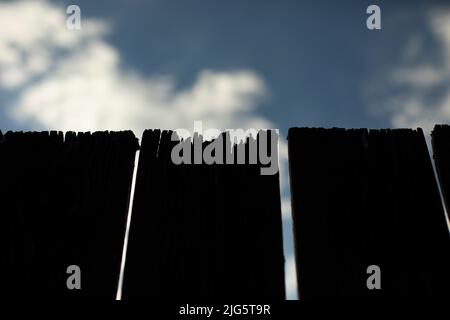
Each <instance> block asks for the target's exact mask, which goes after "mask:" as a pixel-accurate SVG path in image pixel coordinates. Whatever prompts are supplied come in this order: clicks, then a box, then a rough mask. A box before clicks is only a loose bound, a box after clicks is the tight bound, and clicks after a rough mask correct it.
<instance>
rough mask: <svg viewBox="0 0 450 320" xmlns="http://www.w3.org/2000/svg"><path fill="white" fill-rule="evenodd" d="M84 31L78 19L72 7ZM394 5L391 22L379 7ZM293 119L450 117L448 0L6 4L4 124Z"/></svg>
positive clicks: (331, 122) (408, 123)
mask: <svg viewBox="0 0 450 320" xmlns="http://www.w3.org/2000/svg"><path fill="white" fill-rule="evenodd" d="M72 3H74V4H77V5H79V6H80V8H81V15H82V22H81V25H82V28H81V30H77V31H73V30H68V29H67V28H66V17H67V16H66V13H65V10H66V7H67V6H68V5H69V4H72ZM370 4H377V5H379V6H380V8H381V26H382V29H381V30H368V29H367V28H366V19H367V17H368V15H367V14H366V8H367V7H368V6H369V5H370ZM194 120H202V121H203V126H204V128H208V127H211V128H219V129H227V128H279V129H280V133H281V135H282V138H281V139H282V141H281V145H280V147H281V150H280V152H281V154H280V158H281V165H282V175H281V179H282V190H281V192H282V198H283V217H284V226H285V251H286V252H285V254H286V262H287V263H286V271H287V291H288V297H290V298H295V297H296V294H295V289H296V286H295V272H294V262H293V256H292V241H291V233H290V219H289V215H290V204H289V192H288V190H289V186H288V181H287V179H286V140H285V139H286V133H287V129H288V128H289V127H292V126H324V127H333V126H338V127H370V128H381V127H418V126H419V127H422V128H424V129H425V130H426V132H428V131H429V130H430V129H431V128H432V126H433V124H435V123H445V122H450V5H446V1H419V0H404V1H402V0H397V1H392V0H390V1H364V0H355V1H349V0H347V1H332V0H330V1H301V0H295V1H294V0H292V1H289V0H284V1H277V0H268V1H265V0H227V1H212V0H203V1H202V0H147V1H143V0H142V1H139V0H127V1H125V0H123V1H70V2H69V1H50V0H47V1H44V0H42V1H39V0H32V1H0V129H1V130H2V131H7V130H49V129H56V130H64V131H67V130H75V131H87V130H91V131H92V130H105V129H109V130H119V129H132V130H133V131H134V132H135V134H136V135H137V136H138V137H140V135H141V132H142V130H143V129H145V128H166V129H175V128H187V129H192V127H193V122H194Z"/></svg>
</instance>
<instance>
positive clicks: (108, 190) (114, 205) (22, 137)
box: [0, 132, 138, 299]
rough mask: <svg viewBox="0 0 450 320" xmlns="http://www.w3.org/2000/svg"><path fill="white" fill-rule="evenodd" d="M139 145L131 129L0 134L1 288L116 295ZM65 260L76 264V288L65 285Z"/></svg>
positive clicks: (45, 294)
mask: <svg viewBox="0 0 450 320" xmlns="http://www.w3.org/2000/svg"><path fill="white" fill-rule="evenodd" d="M0 138H1V137H0ZM137 148H138V144H137V139H136V138H135V137H134V135H133V133H132V132H110V133H108V132H95V133H93V134H90V133H79V134H78V135H76V134H75V133H70V132H69V133H67V134H66V137H65V140H64V139H63V134H62V133H61V132H58V133H57V132H51V133H48V132H41V133H37V132H34V133H22V132H8V133H6V134H5V136H4V137H3V139H0V168H1V169H0V179H1V183H0V213H1V216H2V220H3V222H4V224H3V223H2V225H3V226H4V230H5V229H6V232H4V233H3V234H4V236H5V242H2V244H6V245H5V246H4V247H3V250H2V252H6V255H5V256H6V259H5V266H6V270H7V271H6V273H5V277H4V281H3V284H2V289H3V290H4V292H8V294H10V295H11V296H17V297H19V296H21V297H22V296H32V297H34V298H36V297H41V298H47V297H64V296H66V297H70V296H75V297H88V298H109V299H114V298H115V294H116V290H117V284H118V278H119V271H120V261H121V253H122V247H123V239H124V233H125V226H126V214H127V208H128V201H129V196H130V187H131V180H132V173H133V166H134V155H135V152H136V150H137ZM69 265H78V266H79V267H80V268H81V290H71V291H70V290H68V289H67V286H66V279H67V277H68V276H69V275H68V274H67V273H66V270H67V267H68V266H69Z"/></svg>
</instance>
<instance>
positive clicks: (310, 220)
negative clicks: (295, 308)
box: [288, 128, 450, 298]
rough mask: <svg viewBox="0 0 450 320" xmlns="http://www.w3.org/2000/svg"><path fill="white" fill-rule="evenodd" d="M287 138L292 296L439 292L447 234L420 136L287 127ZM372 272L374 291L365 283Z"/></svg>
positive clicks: (445, 280)
mask: <svg viewBox="0 0 450 320" xmlns="http://www.w3.org/2000/svg"><path fill="white" fill-rule="evenodd" d="M436 135H437V133H436ZM448 138H450V136H447V138H446V139H447V144H448V142H449V140H448ZM288 140H289V164H290V177H291V197H292V203H293V208H292V209H293V210H292V213H293V222H294V232H295V242H296V257H297V268H298V274H299V276H298V287H299V292H300V296H301V298H350V297H373V296H375V297H376V296H380V297H401V296H410V297H422V296H440V295H447V296H448V295H449V288H450V277H449V276H450V273H449V270H450V264H449V257H450V238H449V231H448V229H447V226H446V221H445V214H444V211H443V208H442V204H441V200H440V196H439V191H438V188H437V184H436V181H435V178H434V173H433V168H432V164H431V161H430V157H429V154H428V151H427V146H426V143H425V139H424V136H423V133H422V131H421V130H420V129H419V130H416V131H415V130H410V129H399V130H370V131H368V130H365V129H360V130H345V129H307V128H295V129H290V130H289V136H288ZM447 146H448V145H447ZM448 151H450V150H448V148H447V151H446V152H448ZM448 165H449V163H448V162H447V163H446V166H447V167H448ZM372 265H375V266H377V267H379V268H380V270H381V290H369V288H368V286H367V283H366V279H368V278H369V276H370V273H369V274H368V273H367V268H368V267H369V266H372Z"/></svg>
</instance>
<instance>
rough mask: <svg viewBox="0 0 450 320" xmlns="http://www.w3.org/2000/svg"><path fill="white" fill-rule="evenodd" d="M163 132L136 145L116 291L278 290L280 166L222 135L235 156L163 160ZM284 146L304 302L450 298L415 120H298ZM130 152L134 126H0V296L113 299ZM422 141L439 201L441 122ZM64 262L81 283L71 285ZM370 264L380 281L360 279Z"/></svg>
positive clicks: (167, 294) (448, 175) (179, 294)
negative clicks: (396, 124)
mask: <svg viewBox="0 0 450 320" xmlns="http://www.w3.org/2000/svg"><path fill="white" fill-rule="evenodd" d="M171 136H172V132H171V131H162V132H161V131H160V130H147V131H145V132H144V135H143V138H142V143H141V147H140V149H141V151H140V156H139V164H138V171H137V177H136V183H135V193H134V201H133V204H132V219H131V228H130V231H129V242H128V254H127V259H126V266H125V274H124V283H123V298H124V299H134V298H170V299H179V300H184V301H187V300H189V301H196V300H202V301H218V300H230V299H233V300H237V299H241V300H242V299H247V300H248V299H253V300H254V299H263V300H280V299H284V298H285V285H284V258H283V246H282V223H281V205H280V186H279V175H278V173H277V174H275V175H262V174H261V171H260V169H261V168H262V167H265V166H267V165H263V164H262V162H261V161H260V160H259V159H258V161H257V162H256V163H254V164H249V154H250V152H249V151H250V148H251V145H252V143H253V142H255V140H252V138H249V139H247V141H245V143H243V144H241V145H239V148H241V147H243V148H244V150H246V152H245V155H246V156H245V160H246V164H236V160H237V158H236V157H237V156H236V154H237V153H238V151H237V150H238V146H236V145H234V146H232V145H231V143H230V141H229V136H228V135H225V134H223V135H222V136H221V138H222V139H223V141H224V142H225V143H224V144H223V149H222V150H221V151H223V154H222V155H221V157H223V159H224V161H223V162H226V161H225V159H226V158H227V157H228V159H230V158H233V159H234V163H235V164H217V163H216V164H205V163H202V164H174V163H173V159H172V157H171V152H172V150H173V149H172V148H173V147H174V146H175V145H178V144H179V143H180V142H179V141H172V140H171ZM193 140H194V141H193V142H194V143H193V144H191V142H192V141H190V140H184V141H183V143H185V144H186V145H187V146H188V149H189V150H190V152H191V154H190V155H189V157H190V158H191V160H192V162H194V160H195V159H194V154H195V148H197V147H198V142H199V141H200V151H201V152H203V151H204V150H205V148H208V147H211V146H212V145H213V143H214V142H204V143H201V140H199V137H198V136H196V135H195V136H194V138H193ZM288 140H289V141H288V142H289V165H290V180H291V198H292V216H293V226H294V242H295V251H296V252H295V253H296V258H297V269H298V287H299V291H300V296H301V298H339V297H344V298H347V297H397V296H414V297H417V296H443V295H445V296H448V295H449V288H450V273H449V271H450V261H449V258H450V236H449V231H448V229H447V225H446V221H445V214H444V211H443V207H442V203H441V200H440V196H439V190H438V186H437V183H436V180H435V176H434V173H433V168H432V163H431V160H430V156H429V154H428V150H427V147H426V143H425V139H424V136H423V133H422V131H421V130H420V129H419V130H409V129H401V130H370V131H368V130H366V129H357V130H345V129H307V128H294V129H290V131H289V137H288ZM214 141H217V139H216V140H214ZM196 142H197V145H196ZM256 142H257V143H256V145H257V148H258V150H259V149H260V148H261V145H262V141H261V139H260V136H258V138H257V140H256ZM267 146H268V149H269V152H276V150H272V149H273V148H271V147H270V139H269V141H268V142H267ZM138 148H139V145H138V143H137V139H136V138H135V137H134V135H133V134H132V133H131V132H130V131H127V132H110V133H108V132H96V133H93V134H90V133H84V134H82V133H80V134H77V135H76V134H74V133H70V132H69V133H67V134H66V135H65V138H64V137H63V134H62V133H60V132H58V133H57V132H50V133H46V132H44V133H21V132H15V133H12V132H8V133H6V134H5V135H2V133H1V132H0V168H1V171H0V214H1V217H2V220H1V221H2V226H3V228H2V230H3V231H2V232H1V237H2V238H1V242H0V246H1V249H2V252H3V257H4V258H2V261H4V262H3V263H2V265H3V266H5V267H6V273H4V275H5V276H4V280H3V285H2V288H3V289H4V292H7V294H8V295H10V296H12V297H21V296H30V297H53V296H58V297H61V296H62V297H89V298H107V299H113V298H114V297H115V294H116V290H117V285H118V278H119V273H120V263H121V254H122V248H123V243H124V236H125V228H126V216H127V211H128V208H129V199H130V190H131V182H132V175H133V167H134V159H135V153H136V151H137V149H138ZM188 149H184V150H188ZM433 149H434V154H435V157H436V168H437V171H438V176H439V178H440V184H441V187H442V191H443V193H444V198H445V199H446V203H447V205H448V203H449V200H448V199H447V198H448V197H449V194H450V190H449V188H450V163H449V160H450V159H449V157H450V128H449V127H447V126H437V127H436V128H435V130H434V132H433ZM241 150H242V149H241ZM184 152H185V151H183V152H182V154H183V156H184V155H185V154H184ZM214 156H217V149H216V151H214ZM72 265H73V266H78V267H80V269H81V289H80V290H77V289H76V288H75V289H73V290H70V289H69V288H68V286H67V282H68V278H69V277H70V276H71V272H70V271H68V269H67V268H68V267H69V266H72ZM372 265H375V266H377V267H379V268H380V270H381V290H376V289H375V290H370V289H369V288H368V287H367V283H366V280H367V279H368V277H369V276H370V274H368V273H367V268H368V267H369V266H372ZM253 300H252V301H253Z"/></svg>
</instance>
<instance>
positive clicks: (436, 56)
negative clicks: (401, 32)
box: [367, 8, 450, 132]
mask: <svg viewBox="0 0 450 320" xmlns="http://www.w3.org/2000/svg"><path fill="white" fill-rule="evenodd" d="M427 22H428V25H427V27H428V30H427V31H429V32H430V34H431V35H432V37H433V39H432V40H434V41H435V44H436V48H437V50H430V48H429V47H425V46H424V42H425V41H424V40H425V39H424V38H423V37H422V38H421V37H419V36H418V35H417V34H414V35H412V36H411V38H410V39H409V42H408V43H407V45H406V46H405V49H404V52H403V54H402V61H401V63H400V64H399V65H396V66H394V67H393V68H391V69H389V71H386V72H384V73H383V74H382V75H381V76H378V77H375V78H374V79H372V82H371V83H370V85H369V86H368V88H367V89H368V91H369V104H370V107H371V111H372V112H373V113H375V114H377V115H381V116H385V115H387V116H388V117H389V118H390V122H391V125H392V126H394V127H412V128H415V127H422V128H423V129H424V130H425V132H429V131H431V130H432V128H433V126H434V125H435V124H438V123H448V122H450V9H443V8H441V9H440V10H433V11H430V12H429V13H428V15H427Z"/></svg>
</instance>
